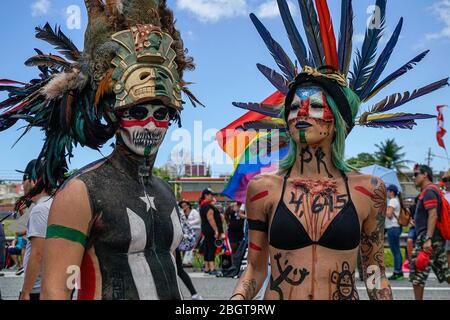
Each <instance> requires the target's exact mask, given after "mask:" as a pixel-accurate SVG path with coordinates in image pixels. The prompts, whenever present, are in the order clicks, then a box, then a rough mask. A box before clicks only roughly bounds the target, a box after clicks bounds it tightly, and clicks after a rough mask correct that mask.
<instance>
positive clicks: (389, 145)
mask: <svg viewBox="0 0 450 320" xmlns="http://www.w3.org/2000/svg"><path fill="white" fill-rule="evenodd" d="M375 147H377V148H378V150H377V151H376V152H375V158H376V161H377V163H378V164H379V165H381V166H383V167H385V168H389V169H395V170H396V171H397V172H398V173H400V174H403V172H402V170H403V169H406V168H408V166H407V165H406V164H407V163H411V161H409V160H405V159H404V158H405V153H404V152H401V151H402V149H403V147H401V146H399V145H398V144H397V143H396V142H395V139H387V140H386V141H385V142H381V143H380V144H376V145H375Z"/></svg>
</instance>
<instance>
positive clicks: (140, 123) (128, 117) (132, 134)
mask: <svg viewBox="0 0 450 320" xmlns="http://www.w3.org/2000/svg"><path fill="white" fill-rule="evenodd" d="M169 121H170V115H169V109H168V108H167V107H166V106H164V105H153V104H142V105H138V106H135V107H132V108H130V109H128V110H126V111H125V112H124V113H123V114H122V116H121V119H120V133H121V136H122V139H123V141H124V143H125V145H126V146H127V147H128V148H129V149H130V150H131V151H133V152H134V153H136V154H137V155H139V156H144V154H145V149H146V148H149V149H150V154H149V155H150V156H151V155H154V154H156V152H158V149H159V147H160V145H161V143H162V141H163V140H164V137H165V135H166V133H167V129H168V128H169Z"/></svg>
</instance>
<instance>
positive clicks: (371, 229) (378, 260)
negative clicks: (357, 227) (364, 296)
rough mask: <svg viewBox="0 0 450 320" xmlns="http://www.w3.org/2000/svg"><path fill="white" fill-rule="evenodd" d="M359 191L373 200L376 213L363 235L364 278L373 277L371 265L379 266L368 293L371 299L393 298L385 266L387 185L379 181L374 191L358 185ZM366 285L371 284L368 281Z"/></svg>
mask: <svg viewBox="0 0 450 320" xmlns="http://www.w3.org/2000/svg"><path fill="white" fill-rule="evenodd" d="M355 189H356V190H357V191H359V192H361V193H362V194H364V195H366V196H369V197H370V198H371V200H372V202H373V208H374V209H375V212H376V215H375V217H373V218H371V219H372V220H373V221H370V222H369V223H370V224H373V226H371V225H369V226H368V227H367V229H368V230H366V229H365V230H364V232H363V233H362V235H361V253H362V262H363V268H364V279H365V280H366V281H367V279H368V277H369V276H370V277H373V275H371V274H369V267H371V266H375V267H377V268H378V271H379V272H378V274H377V275H376V276H377V277H380V278H379V279H375V280H376V281H375V283H374V285H375V287H374V288H369V286H368V287H367V293H368V295H369V298H370V299H371V300H391V299H392V290H391V288H390V285H389V281H388V280H387V278H386V270H385V266H384V223H385V218H386V209H387V203H386V187H385V185H384V183H380V182H379V181H378V183H377V185H376V187H375V189H374V191H373V193H372V192H370V191H368V190H367V189H365V188H364V187H356V188H355ZM366 285H369V283H367V284H366Z"/></svg>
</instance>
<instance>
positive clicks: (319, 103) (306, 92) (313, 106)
mask: <svg viewBox="0 0 450 320" xmlns="http://www.w3.org/2000/svg"><path fill="white" fill-rule="evenodd" d="M297 118H312V119H318V120H323V121H327V122H331V121H333V119H334V115H333V112H332V111H331V108H330V106H329V104H328V101H327V94H326V93H325V92H324V91H323V90H322V89H321V88H320V87H299V88H297V89H296V91H295V95H294V98H293V100H292V103H291V108H290V113H289V119H288V120H294V119H297Z"/></svg>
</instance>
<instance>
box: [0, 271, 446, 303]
mask: <svg viewBox="0 0 450 320" xmlns="http://www.w3.org/2000/svg"><path fill="white" fill-rule="evenodd" d="M188 271H192V270H188ZM5 273H6V274H5V276H4V277H0V289H1V293H2V296H3V299H7V300H11V299H12V300H14V299H17V298H18V295H19V291H20V288H21V285H22V282H23V276H15V275H14V273H13V272H5ZM189 274H190V276H191V278H192V281H193V283H194V286H195V287H196V288H197V290H198V292H199V293H200V294H201V295H202V296H203V297H204V298H205V299H206V300H224V299H228V298H229V296H230V295H231V292H232V291H233V289H234V287H235V285H236V282H237V279H230V278H214V277H211V276H204V275H203V274H202V273H198V272H189ZM389 275H390V274H389V273H388V276H389ZM180 283H182V282H181V281H180ZM181 286H182V292H183V296H184V297H185V299H190V294H189V291H188V290H187V289H186V287H185V286H184V284H181ZM391 286H392V288H393V292H394V298H395V299H397V300H412V299H413V298H414V295H413V291H412V287H411V284H410V283H409V282H408V281H407V280H403V281H394V282H392V283H391ZM357 288H358V291H359V294H360V298H361V299H362V300H367V294H366V291H365V288H364V284H363V283H362V282H360V281H358V282H357ZM425 299H427V300H450V285H448V284H439V282H438V281H437V280H436V277H435V276H434V274H431V275H430V279H429V280H428V283H427V288H426V291H425Z"/></svg>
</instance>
